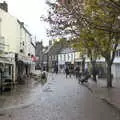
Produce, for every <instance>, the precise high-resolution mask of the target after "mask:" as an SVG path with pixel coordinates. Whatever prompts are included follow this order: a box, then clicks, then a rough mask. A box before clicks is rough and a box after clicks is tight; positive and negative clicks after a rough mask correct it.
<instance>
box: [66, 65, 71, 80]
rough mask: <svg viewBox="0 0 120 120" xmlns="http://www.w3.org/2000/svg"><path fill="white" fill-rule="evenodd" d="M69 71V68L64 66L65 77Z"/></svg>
mask: <svg viewBox="0 0 120 120" xmlns="http://www.w3.org/2000/svg"><path fill="white" fill-rule="evenodd" d="M69 73H70V71H69V68H68V66H67V67H66V68H65V74H66V78H67V76H68V75H69Z"/></svg>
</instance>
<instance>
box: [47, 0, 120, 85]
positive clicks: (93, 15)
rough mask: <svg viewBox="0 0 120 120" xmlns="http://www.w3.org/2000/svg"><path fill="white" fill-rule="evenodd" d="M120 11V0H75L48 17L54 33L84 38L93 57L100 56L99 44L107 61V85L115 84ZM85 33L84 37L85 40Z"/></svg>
mask: <svg viewBox="0 0 120 120" xmlns="http://www.w3.org/2000/svg"><path fill="white" fill-rule="evenodd" d="M55 4H56V3H55ZM57 4H58V3H57ZM57 4H56V5H57ZM56 5H55V6H56ZM119 10H120V1H119V0H103V1H101V0H85V1H83V2H81V0H74V1H72V2H71V4H70V5H68V4H62V5H59V7H57V9H56V8H55V9H54V10H53V12H52V14H51V13H50V15H49V19H48V21H49V22H51V24H52V30H54V32H53V31H52V33H60V34H59V35H63V34H64V35H66V34H67V33H68V34H71V37H75V38H80V39H79V40H80V43H84V44H81V46H80V47H81V48H84V49H85V48H87V50H89V51H90V53H89V56H96V55H95V54H96V53H95V52H94V51H96V45H97V51H98V53H99V54H100V55H101V56H103V57H104V58H105V61H106V64H107V87H112V78H111V66H112V64H113V60H114V58H115V52H116V49H117V46H118V44H119V38H120V36H119V32H120V26H119V23H120V21H119V19H118V16H119ZM86 28H87V29H86ZM87 30H89V31H87ZM88 32H89V33H88ZM82 34H83V38H84V39H81V38H82V36H81V35H82ZM88 34H90V36H88ZM55 35H57V34H55ZM91 35H92V37H91ZM86 37H87V38H86ZM90 40H93V41H92V42H90ZM93 48H94V49H93ZM98 53H97V54H98ZM90 54H91V55H90ZM92 58H93V57H92Z"/></svg>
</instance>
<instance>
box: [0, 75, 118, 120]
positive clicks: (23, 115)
mask: <svg viewBox="0 0 120 120" xmlns="http://www.w3.org/2000/svg"><path fill="white" fill-rule="evenodd" d="M33 91H34V92H33V93H35V94H34V95H33V96H32V94H31V96H32V97H33V98H34V100H33V101H32V103H31V104H28V105H23V106H19V107H14V108H11V109H6V110H3V111H0V120H120V113H119V112H118V111H117V110H116V109H115V108H112V107H111V106H110V105H108V104H106V103H105V102H103V101H102V100H100V99H98V98H96V97H95V96H94V95H93V94H92V93H91V92H90V91H89V90H88V89H87V88H86V87H85V86H83V85H80V84H78V81H77V80H76V79H75V78H74V77H71V78H67V79H66V78H65V75H63V74H58V75H56V74H49V75H48V82H47V83H46V84H45V85H44V86H43V87H41V85H39V84H37V85H36V86H35V89H33ZM30 93H31V91H30ZM32 97H30V101H31V98H32ZM27 98H28V99H29V95H27ZM23 102H24V101H23Z"/></svg>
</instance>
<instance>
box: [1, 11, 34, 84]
mask: <svg viewBox="0 0 120 120" xmlns="http://www.w3.org/2000/svg"><path fill="white" fill-rule="evenodd" d="M31 36H32V35H31V34H30V32H29V31H28V30H27V29H26V27H25V26H24V23H23V22H20V20H18V19H17V18H16V17H14V16H12V15H10V14H9V13H8V11H6V10H4V9H0V61H1V62H0V64H1V69H3V68H4V70H1V71H4V72H6V76H7V74H9V75H10V74H11V77H12V79H13V81H14V82H15V81H16V80H17V79H23V76H27V75H28V74H29V73H30V72H31V71H32V70H33V69H34V66H35V65H34V61H32V60H33V59H32V58H33V57H34V56H35V46H34V44H33V43H32V39H31ZM3 66H4V67H3Z"/></svg>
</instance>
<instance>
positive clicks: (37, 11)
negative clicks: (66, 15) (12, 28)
mask: <svg viewBox="0 0 120 120" xmlns="http://www.w3.org/2000/svg"><path fill="white" fill-rule="evenodd" d="M2 1H3V0H2ZM5 1H6V2H7V3H8V7H9V13H10V14H11V15H13V16H15V17H17V18H18V19H20V20H21V21H23V22H25V24H26V25H27V27H28V28H29V30H30V32H31V33H32V34H33V35H34V36H35V35H36V39H37V40H39V41H40V40H43V44H44V45H47V44H48V38H47V37H46V28H47V27H48V24H46V23H44V22H41V21H40V16H41V15H43V14H45V15H47V8H48V7H47V5H46V4H45V1H46V0H5Z"/></svg>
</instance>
